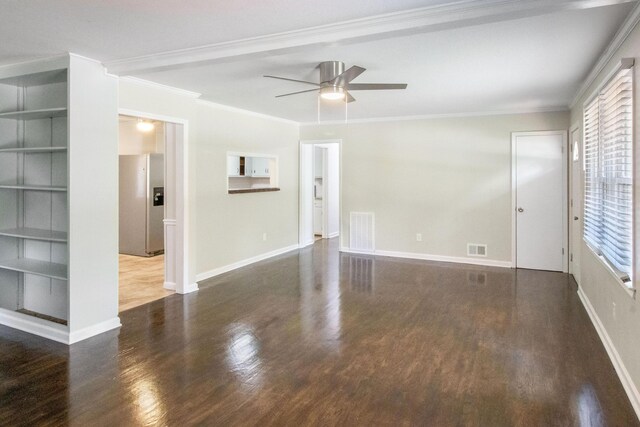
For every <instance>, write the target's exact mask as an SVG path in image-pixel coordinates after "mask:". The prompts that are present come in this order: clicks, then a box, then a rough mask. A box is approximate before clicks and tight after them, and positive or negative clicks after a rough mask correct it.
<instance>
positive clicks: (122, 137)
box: [118, 120, 164, 155]
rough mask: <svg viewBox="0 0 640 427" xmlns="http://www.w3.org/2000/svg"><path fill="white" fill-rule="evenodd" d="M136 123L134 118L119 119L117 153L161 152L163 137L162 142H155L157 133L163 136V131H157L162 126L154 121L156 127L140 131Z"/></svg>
mask: <svg viewBox="0 0 640 427" xmlns="http://www.w3.org/2000/svg"><path fill="white" fill-rule="evenodd" d="M136 124H137V122H136V121H135V120H126V121H123V120H120V121H119V122H118V154H120V155H123V154H148V153H162V150H163V149H164V139H163V141H162V144H158V143H157V137H158V136H159V135H161V136H162V138H164V131H161V132H158V128H162V126H161V125H159V124H157V123H156V127H155V128H154V129H153V130H152V131H150V132H140V131H139V130H138V129H137V128H136ZM158 148H160V151H158Z"/></svg>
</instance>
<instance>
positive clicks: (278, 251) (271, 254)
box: [196, 244, 299, 282]
mask: <svg viewBox="0 0 640 427" xmlns="http://www.w3.org/2000/svg"><path fill="white" fill-rule="evenodd" d="M296 249H299V245H298V244H295V245H291V246H285V247H284V248H280V249H276V250H275V251H271V252H266V253H264V254H260V255H256V256H254V257H251V258H247V259H243V260H242V261H238V262H234V263H233V264H229V265H225V266H223V267H218V268H214V269H213V270H209V271H205V272H203V273H199V274H196V282H201V281H203V280H207V279H210V278H211V277H215V276H218V275H220V274H222V273H226V272H228V271H231V270H235V269H237V268H241V267H245V266H247V265H249V264H253V263H254V262H258V261H262V260H265V259H267V258H271V257H274V256H278V255H282V254H284V253H287V252H290V251H294V250H296Z"/></svg>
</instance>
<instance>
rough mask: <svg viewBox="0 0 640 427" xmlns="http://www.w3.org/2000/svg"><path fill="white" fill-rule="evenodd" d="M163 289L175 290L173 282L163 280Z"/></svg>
mask: <svg viewBox="0 0 640 427" xmlns="http://www.w3.org/2000/svg"><path fill="white" fill-rule="evenodd" d="M163 287H164V288H165V289H167V290H170V291H175V290H176V284H175V283H174V282H164V286H163Z"/></svg>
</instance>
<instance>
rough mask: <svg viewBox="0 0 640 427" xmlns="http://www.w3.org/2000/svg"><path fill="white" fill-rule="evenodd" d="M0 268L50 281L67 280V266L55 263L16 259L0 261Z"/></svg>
mask: <svg viewBox="0 0 640 427" xmlns="http://www.w3.org/2000/svg"><path fill="white" fill-rule="evenodd" d="M0 268H4V269H5V270H12V271H18V272H20V273H29V274H35V275H38V276H44V277H50V278H52V279H59V280H67V266H66V265H65V264H57V263H55V262H47V261H39V260H35V259H29V258H16V259H7V260H4V261H0Z"/></svg>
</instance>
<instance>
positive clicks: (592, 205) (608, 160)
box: [583, 67, 633, 287]
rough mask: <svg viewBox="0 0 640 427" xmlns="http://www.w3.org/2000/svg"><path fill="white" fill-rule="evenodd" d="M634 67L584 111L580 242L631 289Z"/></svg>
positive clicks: (608, 84)
mask: <svg viewBox="0 0 640 427" xmlns="http://www.w3.org/2000/svg"><path fill="white" fill-rule="evenodd" d="M632 80H633V68H631V67H626V68H623V69H622V70H620V71H619V72H618V73H617V74H616V75H615V76H614V77H613V79H611V81H610V82H608V83H607V84H606V85H605V86H604V88H603V89H602V90H601V91H599V92H598V93H597V94H596V96H595V98H594V99H593V100H592V101H590V102H588V103H587V104H586V105H585V108H584V156H583V160H584V170H585V171H584V172H585V175H584V177H585V182H584V184H585V194H584V199H585V200H584V239H585V240H586V241H587V243H588V244H589V245H590V246H591V247H592V248H593V249H594V250H595V252H596V253H597V254H598V255H600V256H602V257H603V258H604V259H605V261H607V263H608V264H609V265H610V266H611V267H612V268H613V270H614V272H616V273H618V275H619V277H620V279H621V280H622V281H623V282H625V284H626V285H627V286H629V287H631V286H632V281H631V274H632V269H633V255H632V249H633V243H632V242H633V148H632V146H633V81H632Z"/></svg>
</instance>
